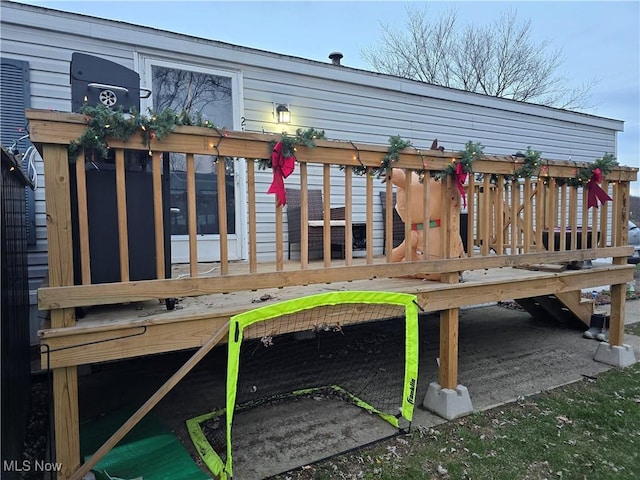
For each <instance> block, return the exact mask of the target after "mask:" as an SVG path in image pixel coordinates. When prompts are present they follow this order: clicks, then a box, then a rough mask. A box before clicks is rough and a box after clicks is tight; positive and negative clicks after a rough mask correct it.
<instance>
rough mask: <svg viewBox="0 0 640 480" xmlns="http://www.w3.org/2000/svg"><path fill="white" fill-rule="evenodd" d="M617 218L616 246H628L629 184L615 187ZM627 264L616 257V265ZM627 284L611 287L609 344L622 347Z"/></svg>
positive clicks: (623, 183)
mask: <svg viewBox="0 0 640 480" xmlns="http://www.w3.org/2000/svg"><path fill="white" fill-rule="evenodd" d="M614 198H615V207H616V208H615V210H614V212H615V216H614V222H613V230H614V232H615V238H616V244H615V245H616V246H622V245H626V244H627V242H628V241H629V200H630V199H629V182H619V183H617V184H616V185H615V187H614ZM626 263H627V259H626V258H625V257H614V258H613V264H614V265H624V264H626ZM626 287H627V285H626V283H619V284H615V285H611V319H610V326H609V344H610V345H612V346H614V345H622V344H623V341H624V319H625V304H626Z"/></svg>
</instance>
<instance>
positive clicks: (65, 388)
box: [43, 144, 80, 480]
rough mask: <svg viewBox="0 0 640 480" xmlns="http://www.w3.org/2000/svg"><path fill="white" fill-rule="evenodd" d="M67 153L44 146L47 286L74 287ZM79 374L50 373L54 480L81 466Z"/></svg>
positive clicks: (54, 316) (58, 314) (59, 323)
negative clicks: (55, 470)
mask: <svg viewBox="0 0 640 480" xmlns="http://www.w3.org/2000/svg"><path fill="white" fill-rule="evenodd" d="M68 155H69V152H68V149H67V147H66V146H65V145H53V144H45V145H44V147H43V158H44V159H45V161H44V174H45V178H46V179H47V188H46V190H45V200H46V205H47V241H48V247H49V257H48V258H49V272H48V281H49V286H52V287H59V286H68V285H73V284H74V278H73V248H72V237H71V230H72V224H71V191H70V188H69V185H70V178H69V174H70V172H69V157H68ZM75 323H76V320H75V312H74V309H73V308H59V309H55V310H52V311H51V327H52V328H63V327H72V326H73V325H75ZM78 411H79V407H78V371H77V367H75V366H68V367H62V368H55V369H54V370H53V416H54V418H53V423H54V436H55V449H56V452H55V461H56V463H60V464H61V470H60V471H59V472H58V474H57V477H56V478H57V480H67V479H68V478H69V475H71V474H72V473H73V472H74V471H75V470H76V469H77V468H78V466H79V465H80V421H79V414H78Z"/></svg>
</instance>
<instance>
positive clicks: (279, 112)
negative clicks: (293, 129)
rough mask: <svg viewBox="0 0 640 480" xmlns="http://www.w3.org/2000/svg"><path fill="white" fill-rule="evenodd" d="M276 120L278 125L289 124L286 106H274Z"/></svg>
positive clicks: (289, 116) (288, 112)
mask: <svg viewBox="0 0 640 480" xmlns="http://www.w3.org/2000/svg"><path fill="white" fill-rule="evenodd" d="M276 119H277V120H278V123H289V122H291V112H290V111H289V108H288V107H287V105H285V104H282V103H280V104H278V105H277V106H276Z"/></svg>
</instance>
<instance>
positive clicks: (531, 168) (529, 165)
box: [505, 146, 542, 180]
mask: <svg viewBox="0 0 640 480" xmlns="http://www.w3.org/2000/svg"><path fill="white" fill-rule="evenodd" d="M540 155H541V153H540V152H539V151H537V150H533V149H532V148H531V147H530V146H529V147H527V151H526V152H525V153H524V154H523V153H521V152H516V154H515V157H516V158H524V160H523V164H522V166H521V167H520V168H518V169H517V170H515V171H514V172H513V176H511V175H505V178H507V179H509V178H512V179H513V180H517V179H518V178H531V177H533V176H534V175H538V174H539V173H540V169H541V168H542V160H541V158H540Z"/></svg>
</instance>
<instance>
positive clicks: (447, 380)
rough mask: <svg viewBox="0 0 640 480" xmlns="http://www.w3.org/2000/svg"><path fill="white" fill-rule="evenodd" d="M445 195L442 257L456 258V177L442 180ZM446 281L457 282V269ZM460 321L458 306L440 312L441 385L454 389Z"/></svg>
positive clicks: (443, 280)
mask: <svg viewBox="0 0 640 480" xmlns="http://www.w3.org/2000/svg"><path fill="white" fill-rule="evenodd" d="M442 183H443V185H442V197H443V205H442V206H443V208H442V210H443V215H442V226H441V227H440V228H442V229H443V235H444V236H443V241H444V243H443V244H442V248H443V257H444V258H453V255H454V252H455V250H454V245H455V240H456V239H457V236H460V194H459V193H458V191H457V189H456V186H455V185H454V181H453V179H452V178H451V177H450V176H448V177H446V179H443V180H442ZM441 281H442V282H443V283H458V272H450V273H446V274H443V275H442V276H441ZM458 323H459V309H458V308H450V309H447V310H443V311H441V312H440V374H439V382H440V386H441V387H442V388H447V389H451V390H455V389H456V387H457V386H458Z"/></svg>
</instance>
